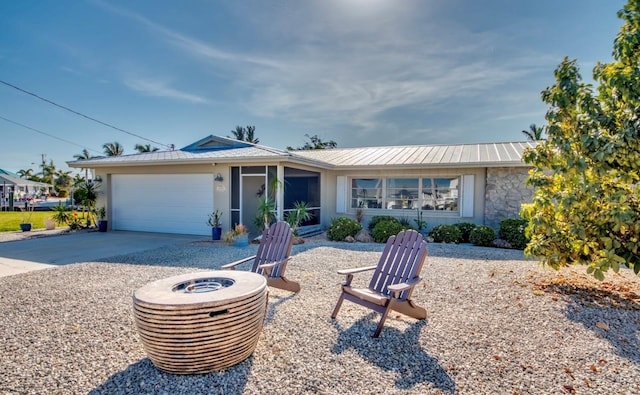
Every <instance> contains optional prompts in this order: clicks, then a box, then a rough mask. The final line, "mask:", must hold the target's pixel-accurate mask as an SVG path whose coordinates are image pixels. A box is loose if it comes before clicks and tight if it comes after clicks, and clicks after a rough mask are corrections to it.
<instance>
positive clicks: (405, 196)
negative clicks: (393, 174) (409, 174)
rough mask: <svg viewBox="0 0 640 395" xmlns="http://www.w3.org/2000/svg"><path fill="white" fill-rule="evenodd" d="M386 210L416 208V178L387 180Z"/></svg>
mask: <svg viewBox="0 0 640 395" xmlns="http://www.w3.org/2000/svg"><path fill="white" fill-rule="evenodd" d="M386 196H387V200H386V203H387V204H386V208H388V209H408V208H418V206H417V203H418V179H417V178H387V194H386Z"/></svg>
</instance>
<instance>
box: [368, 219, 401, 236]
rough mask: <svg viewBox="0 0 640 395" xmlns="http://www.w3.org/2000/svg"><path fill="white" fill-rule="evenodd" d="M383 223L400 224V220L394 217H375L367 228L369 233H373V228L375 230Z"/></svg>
mask: <svg viewBox="0 0 640 395" xmlns="http://www.w3.org/2000/svg"><path fill="white" fill-rule="evenodd" d="M382 221H395V222H397V223H400V220H398V218H396V217H392V216H390V215H374V216H373V217H371V219H370V220H369V225H367V227H368V228H369V232H373V228H375V227H376V225H378V223H379V222H382Z"/></svg>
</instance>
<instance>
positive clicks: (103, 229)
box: [97, 206, 109, 232]
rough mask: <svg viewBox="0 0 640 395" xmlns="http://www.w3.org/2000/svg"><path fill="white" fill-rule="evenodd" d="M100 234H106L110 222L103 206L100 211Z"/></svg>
mask: <svg viewBox="0 0 640 395" xmlns="http://www.w3.org/2000/svg"><path fill="white" fill-rule="evenodd" d="M97 214H98V218H99V219H98V232H106V231H107V228H108V227H109V221H108V220H107V209H106V208H105V207H104V206H102V207H100V208H99V209H98V212H97Z"/></svg>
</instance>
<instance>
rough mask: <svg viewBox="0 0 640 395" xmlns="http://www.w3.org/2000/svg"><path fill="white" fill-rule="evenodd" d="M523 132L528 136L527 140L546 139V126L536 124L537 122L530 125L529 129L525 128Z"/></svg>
mask: <svg viewBox="0 0 640 395" xmlns="http://www.w3.org/2000/svg"><path fill="white" fill-rule="evenodd" d="M522 134H524V135H525V136H527V140H531V141H540V140H544V136H543V135H544V128H543V127H542V126H536V124H535V123H532V124H531V125H529V130H523V131H522Z"/></svg>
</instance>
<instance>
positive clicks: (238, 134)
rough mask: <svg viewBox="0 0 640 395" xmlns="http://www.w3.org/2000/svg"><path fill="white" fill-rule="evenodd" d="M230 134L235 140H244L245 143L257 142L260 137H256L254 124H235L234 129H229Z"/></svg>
mask: <svg viewBox="0 0 640 395" xmlns="http://www.w3.org/2000/svg"><path fill="white" fill-rule="evenodd" d="M231 134H232V135H233V137H231V136H229V137H231V138H234V139H236V140H240V141H246V142H247V143H252V144H258V143H259V142H260V139H258V138H256V135H255V134H256V127H255V126H251V125H249V126H247V127H246V128H243V127H242V126H236V128H235V129H234V130H232V131H231Z"/></svg>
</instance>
